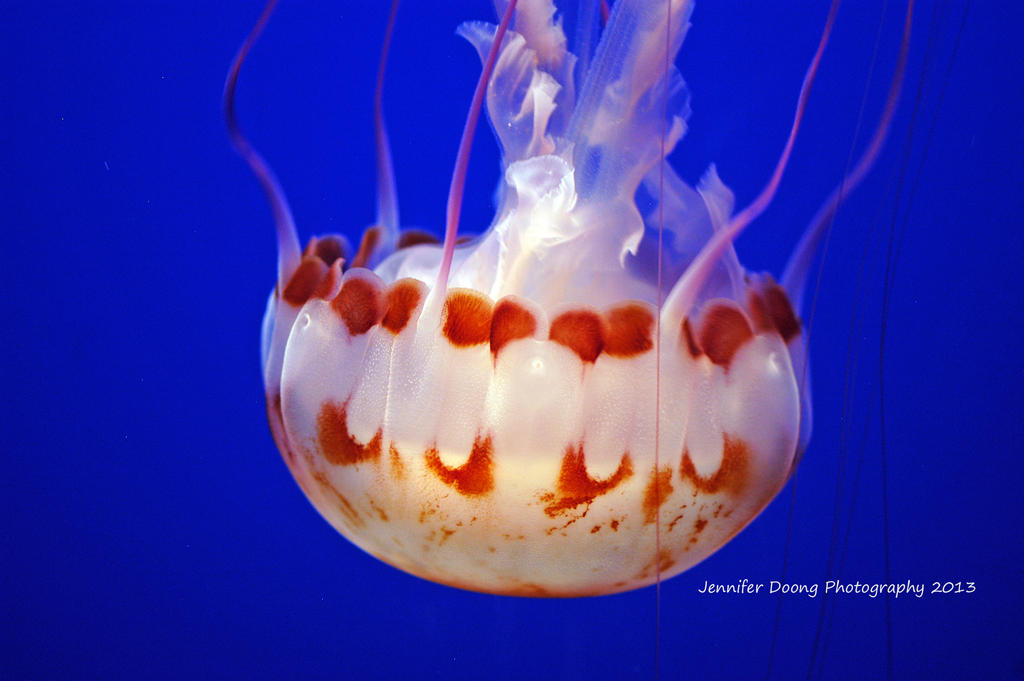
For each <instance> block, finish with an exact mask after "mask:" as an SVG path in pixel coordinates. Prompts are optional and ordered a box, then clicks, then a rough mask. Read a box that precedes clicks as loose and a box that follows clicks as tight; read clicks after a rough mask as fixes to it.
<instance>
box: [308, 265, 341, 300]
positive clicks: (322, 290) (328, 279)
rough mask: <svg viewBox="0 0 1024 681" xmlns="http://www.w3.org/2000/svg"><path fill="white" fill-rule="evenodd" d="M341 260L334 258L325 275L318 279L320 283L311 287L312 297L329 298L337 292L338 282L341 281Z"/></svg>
mask: <svg viewBox="0 0 1024 681" xmlns="http://www.w3.org/2000/svg"><path fill="white" fill-rule="evenodd" d="M343 263H344V261H343V260H341V259H338V260H335V261H334V262H333V263H332V264H331V266H330V268H329V269H328V270H327V275H326V276H325V277H324V278H323V279H321V280H320V283H319V284H317V285H316V288H315V289H313V296H312V297H313V298H319V299H320V300H330V299H331V298H333V297H334V296H336V295H337V294H338V283H339V282H340V281H341V266H342V264H343Z"/></svg>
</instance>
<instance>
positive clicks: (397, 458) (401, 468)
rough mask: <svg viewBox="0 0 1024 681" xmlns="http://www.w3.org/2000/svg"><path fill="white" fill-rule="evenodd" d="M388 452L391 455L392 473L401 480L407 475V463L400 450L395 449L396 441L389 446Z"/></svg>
mask: <svg viewBox="0 0 1024 681" xmlns="http://www.w3.org/2000/svg"><path fill="white" fill-rule="evenodd" d="M388 454H389V455H390V456H391V475H393V476H394V477H395V479H396V480H401V479H402V478H404V477H405V464H404V463H402V457H401V455H399V453H398V450H397V449H395V445H394V443H391V445H389V446H388Z"/></svg>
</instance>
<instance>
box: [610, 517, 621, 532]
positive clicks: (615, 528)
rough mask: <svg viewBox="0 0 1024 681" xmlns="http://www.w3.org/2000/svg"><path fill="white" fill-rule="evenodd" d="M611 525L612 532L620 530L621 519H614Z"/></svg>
mask: <svg viewBox="0 0 1024 681" xmlns="http://www.w3.org/2000/svg"><path fill="white" fill-rule="evenodd" d="M610 525H611V527H612V532H618V531H619V521H618V520H613V521H612V522H611V523H610Z"/></svg>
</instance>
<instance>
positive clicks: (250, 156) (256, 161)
mask: <svg viewBox="0 0 1024 681" xmlns="http://www.w3.org/2000/svg"><path fill="white" fill-rule="evenodd" d="M275 5H277V0H269V1H268V2H267V4H266V6H265V7H264V8H263V13H262V14H260V18H259V19H257V21H256V25H255V26H253V28H252V31H250V32H249V35H248V36H246V38H245V42H243V43H242V46H241V47H240V48H239V49H238V53H237V54H236V55H235V58H234V60H233V61H232V62H231V68H230V69H229V70H228V76H227V79H226V80H225V82H224V98H223V107H224V121H225V123H226V124H227V128H228V134H229V135H230V136H231V142H232V144H233V145H234V147H235V151H237V152H238V155H239V156H241V157H242V159H243V160H244V161H245V162H246V163H247V164H248V165H249V168H250V170H252V173H253V175H255V176H256V179H257V180H259V183H260V185H261V186H262V187H263V192H264V193H265V194H266V195H267V200H268V201H269V202H270V210H271V211H272V213H273V215H274V224H275V226H276V228H277V280H278V282H279V283H280V285H281V286H284V283H285V282H287V281H288V280H289V279H291V276H292V274H294V272H295V270H296V268H298V266H299V260H300V257H301V256H300V253H299V236H298V234H297V233H296V231H295V220H294V218H293V217H292V211H291V208H290V207H289V206H288V199H287V198H286V197H285V194H284V190H283V189H282V188H281V183H280V182H278V180H277V176H276V175H275V174H274V171H273V170H272V169H271V168H270V165H269V164H268V163H267V162H266V161H265V160H264V159H263V157H262V156H261V155H260V154H259V152H258V151H256V149H255V148H254V147H253V146H252V144H251V143H250V142H249V139H248V138H247V137H246V136H245V134H244V133H243V132H242V129H241V127H240V126H239V125H238V116H237V114H236V112H235V89H236V87H237V85H238V74H239V72H240V71H241V69H242V64H243V63H244V62H245V58H246V56H247V55H248V54H249V50H250V49H252V46H253V45H254V44H255V43H256V39H257V38H258V37H259V35H260V33H262V32H263V29H264V27H266V25H267V22H268V21H269V19H270V15H271V14H272V13H273V11H274V6H275Z"/></svg>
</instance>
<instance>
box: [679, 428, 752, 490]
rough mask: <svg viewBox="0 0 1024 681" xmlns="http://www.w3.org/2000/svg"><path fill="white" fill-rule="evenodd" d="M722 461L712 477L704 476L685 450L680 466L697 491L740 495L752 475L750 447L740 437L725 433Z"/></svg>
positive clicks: (685, 478) (684, 476)
mask: <svg viewBox="0 0 1024 681" xmlns="http://www.w3.org/2000/svg"><path fill="white" fill-rule="evenodd" d="M722 439H723V444H722V463H721V464H719V466H718V470H717V471H715V472H714V473H713V474H712V475H711V477H708V478H702V477H701V476H700V475H699V474H698V473H697V469H696V468H695V467H694V465H693V460H691V459H690V452H689V451H687V450H685V449H684V450H683V462H682V464H681V466H680V468H679V472H680V473H681V474H682V476H683V479H684V480H689V481H691V482H692V483H693V486H694V487H696V488H697V491H700V492H705V493H707V494H714V493H716V492H719V491H722V492H726V493H727V494H730V495H732V496H737V495H739V494H740V493H741V492H742V491H743V488H744V487H746V485H747V478H748V477H749V475H750V449H749V447H747V443H746V442H744V441H743V440H740V439H739V438H735V439H734V438H731V437H729V436H728V435H723V438H722Z"/></svg>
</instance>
